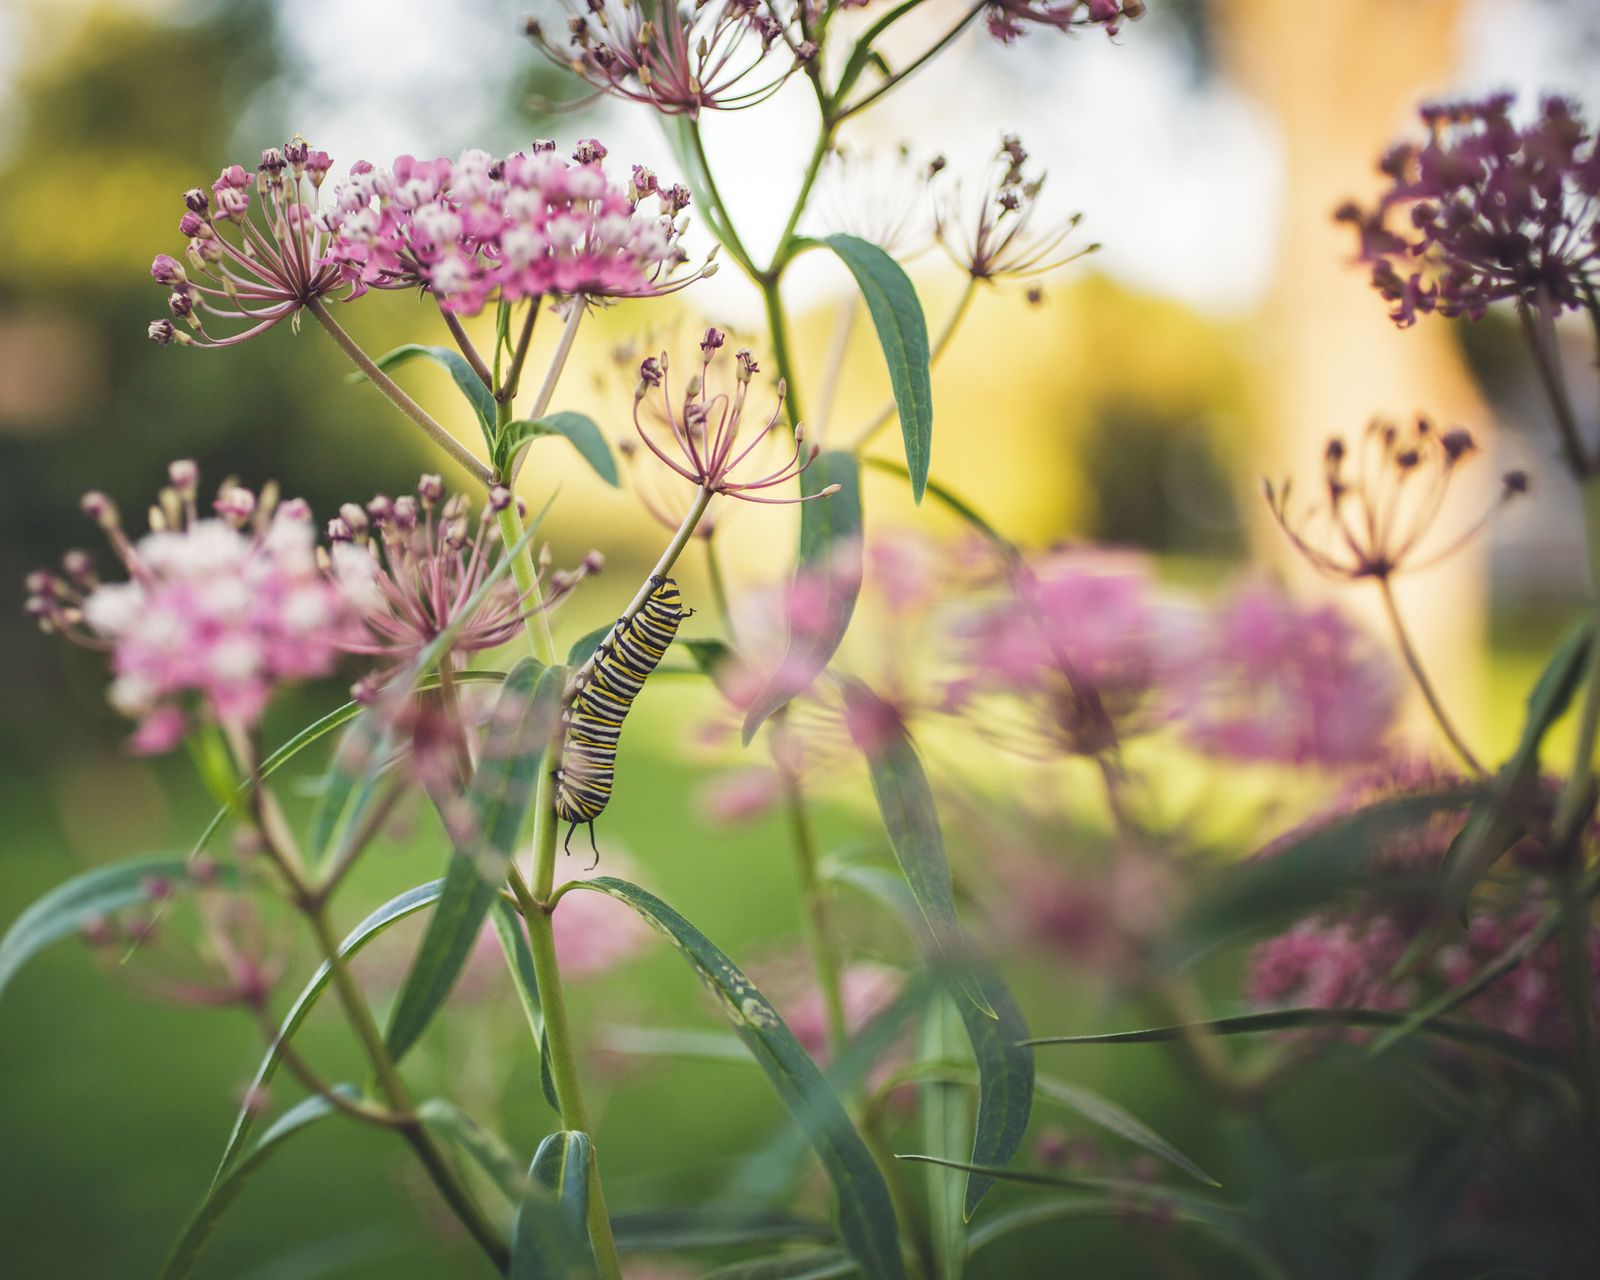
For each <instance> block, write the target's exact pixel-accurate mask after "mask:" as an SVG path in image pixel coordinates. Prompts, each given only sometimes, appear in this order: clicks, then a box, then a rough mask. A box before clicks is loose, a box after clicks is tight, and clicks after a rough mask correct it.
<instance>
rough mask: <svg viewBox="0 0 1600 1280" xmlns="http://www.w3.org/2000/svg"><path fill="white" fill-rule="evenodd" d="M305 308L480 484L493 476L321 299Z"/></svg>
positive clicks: (368, 375) (432, 438)
mask: <svg viewBox="0 0 1600 1280" xmlns="http://www.w3.org/2000/svg"><path fill="white" fill-rule="evenodd" d="M306 310H307V311H309V312H311V314H312V315H314V316H315V317H316V318H317V319H318V321H320V322H321V324H322V327H323V328H324V329H326V330H327V331H328V333H329V335H330V336H331V337H332V338H333V340H334V341H335V342H336V343H338V344H339V349H340V350H341V351H343V352H344V353H345V355H347V356H349V357H350V362H351V363H352V364H353V365H355V367H356V368H358V369H360V370H361V372H362V373H364V374H366V376H367V378H368V380H369V381H370V382H371V383H372V385H373V386H375V387H377V388H378V390H379V391H381V392H383V394H384V395H386V396H387V397H388V398H389V400H390V402H391V403H392V404H393V405H394V406H395V408H397V409H399V410H400V412H401V413H403V414H405V416H406V417H408V418H410V419H411V421H412V422H414V423H415V424H416V425H417V426H419V427H421V428H422V431H423V434H425V435H426V436H427V437H428V438H429V439H430V440H432V441H433V442H434V444H436V445H438V446H439V447H440V448H441V449H443V450H444V451H445V452H446V453H448V454H449V455H450V456H451V457H452V458H453V459H455V461H456V462H457V463H458V464H459V465H460V466H461V467H462V469H463V470H465V471H467V472H468V473H469V474H471V475H472V476H473V477H475V478H476V479H477V480H478V482H479V483H480V484H484V485H487V484H489V483H490V482H491V480H492V479H493V477H492V476H491V475H490V473H489V468H488V467H487V466H485V465H484V464H483V463H482V462H481V461H479V460H478V458H477V457H476V456H475V455H474V454H473V452H472V451H471V450H470V449H468V448H467V447H466V446H465V445H464V444H462V443H461V442H460V441H459V440H457V439H456V438H455V437H454V436H453V435H451V434H450V433H449V432H448V431H446V430H445V429H444V428H443V427H442V426H440V425H439V424H438V422H436V421H435V420H434V418H433V417H432V416H431V415H430V414H429V413H428V411H427V410H426V409H424V408H423V407H422V406H421V405H419V404H418V403H417V402H416V401H415V400H413V399H412V398H411V397H410V396H408V395H407V394H406V393H405V392H404V391H402V390H401V389H400V386H399V384H398V383H396V382H395V380H394V379H393V378H391V377H390V376H389V375H388V374H386V373H385V372H384V371H383V370H382V369H380V368H378V366H377V365H376V364H375V363H374V362H373V360H372V357H371V356H369V355H368V354H367V353H366V352H365V351H363V350H362V349H361V347H360V345H359V344H358V343H357V342H356V340H355V339H354V338H352V337H351V336H350V335H349V334H348V333H346V332H345V331H344V328H343V327H342V326H341V325H340V324H339V322H338V321H337V320H335V319H334V318H333V316H332V315H331V314H329V312H328V309H327V307H325V306H323V305H322V302H321V301H320V300H319V299H316V298H313V299H312V300H311V301H310V302H308V303H306Z"/></svg>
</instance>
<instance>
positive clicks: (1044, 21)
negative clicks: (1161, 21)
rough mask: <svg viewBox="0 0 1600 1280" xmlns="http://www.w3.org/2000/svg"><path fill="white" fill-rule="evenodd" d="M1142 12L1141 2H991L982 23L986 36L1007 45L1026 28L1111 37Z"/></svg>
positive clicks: (1009, 0)
mask: <svg viewBox="0 0 1600 1280" xmlns="http://www.w3.org/2000/svg"><path fill="white" fill-rule="evenodd" d="M1144 12H1145V3H1144V0H992V2H991V3H990V5H989V7H988V10H987V11H986V12H985V14H984V19H983V20H984V25H985V26H987V27H988V28H989V34H990V35H992V36H993V37H994V38H995V39H996V40H998V41H1000V43H1002V44H1010V43H1011V42H1012V41H1013V40H1015V39H1016V38H1017V37H1018V36H1020V35H1022V34H1023V33H1024V32H1025V31H1026V30H1027V29H1028V28H1029V27H1050V28H1053V29H1054V30H1056V31H1063V32H1071V31H1077V30H1079V29H1080V28H1082V27H1100V28H1103V29H1104V31H1105V33H1106V34H1107V35H1108V36H1114V35H1116V34H1117V32H1118V31H1120V30H1121V29H1122V24H1123V22H1124V21H1128V22H1136V21H1138V20H1139V19H1140V18H1142V17H1144Z"/></svg>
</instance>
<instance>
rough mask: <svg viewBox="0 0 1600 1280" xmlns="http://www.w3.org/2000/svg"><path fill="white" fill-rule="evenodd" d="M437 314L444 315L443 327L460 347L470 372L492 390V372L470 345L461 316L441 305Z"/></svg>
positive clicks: (476, 350) (475, 349)
mask: <svg viewBox="0 0 1600 1280" xmlns="http://www.w3.org/2000/svg"><path fill="white" fill-rule="evenodd" d="M439 314H440V315H441V316H443V317H444V325H445V328H447V329H449V330H450V336H451V337H452V338H454V339H455V340H456V346H458V347H459V348H460V349H461V354H462V355H463V356H464V357H465V358H466V361H467V363H468V364H470V365H471V366H472V372H473V373H475V374H477V375H478V381H479V382H481V383H483V385H484V386H485V387H486V388H488V389H489V390H490V391H493V390H494V374H492V373H490V372H489V366H488V365H486V364H484V362H483V357H482V356H480V355H479V354H478V348H477V347H475V346H473V345H472V339H471V338H469V337H468V336H467V331H466V328H465V327H464V326H463V325H462V323H461V318H460V317H459V316H458V315H456V313H455V312H454V311H446V310H445V309H444V308H443V307H440V308H439Z"/></svg>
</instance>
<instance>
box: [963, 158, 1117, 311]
mask: <svg viewBox="0 0 1600 1280" xmlns="http://www.w3.org/2000/svg"><path fill="white" fill-rule="evenodd" d="M1027 160H1028V153H1027V151H1026V150H1025V149H1024V148H1023V145H1022V143H1021V141H1020V140H1019V139H1018V138H1017V136H1016V134H1007V135H1006V136H1005V137H1004V138H1003V139H1002V140H1001V143H1000V150H999V151H998V152H997V153H996V155H995V159H994V161H993V162H992V163H991V164H990V166H989V169H988V171H987V172H986V173H985V175H984V179H983V184H982V188H981V194H980V199H979V200H978V201H977V202H976V203H974V204H972V205H971V206H970V207H969V206H968V205H967V204H966V203H965V202H964V201H963V196H962V190H961V184H960V183H959V182H957V183H955V184H954V185H953V186H952V187H951V188H950V190H949V192H948V193H947V195H946V197H945V199H944V200H942V201H941V204H940V208H939V210H938V213H937V216H936V220H935V230H936V232H937V234H938V237H939V243H940V244H942V245H943V246H944V247H945V250H946V252H948V253H949V255H950V257H951V258H952V259H953V260H954V262H955V264H956V265H957V266H958V267H960V268H961V269H962V270H964V271H965V272H967V274H968V275H970V276H971V277H972V278H973V279H974V280H1002V279H1006V278H1008V277H1009V278H1012V279H1026V278H1028V277H1030V276H1039V275H1043V274H1045V273H1046V272H1048V271H1054V270H1055V269H1056V268H1057V267H1063V266H1066V264H1067V263H1069V262H1074V261H1076V260H1077V259H1079V258H1081V257H1083V256H1084V255H1085V254H1089V253H1094V252H1095V251H1097V250H1098V249H1099V248H1100V246H1099V245H1098V244H1090V245H1086V246H1084V247H1083V248H1081V249H1073V250H1070V251H1068V250H1065V249H1064V248H1063V245H1064V244H1065V242H1066V239H1067V237H1068V236H1070V235H1071V234H1072V233H1073V231H1075V230H1076V229H1077V226H1078V223H1079V221H1080V220H1081V218H1082V215H1081V214H1076V213H1075V214H1073V215H1072V216H1071V217H1070V218H1068V219H1067V221H1066V222H1065V223H1064V224H1063V225H1061V226H1058V227H1055V228H1051V229H1046V230H1043V231H1035V229H1034V228H1033V225H1032V224H1033V221H1034V217H1035V212H1036V210H1037V209H1038V207H1039V193H1040V191H1041V190H1043V188H1044V179H1045V175H1044V174H1042V173H1041V174H1039V175H1038V176H1037V177H1032V178H1030V177H1028V176H1027V175H1026V174H1025V173H1024V172H1023V166H1024V165H1025V164H1026V163H1027Z"/></svg>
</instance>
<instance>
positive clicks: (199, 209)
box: [183, 187, 211, 235]
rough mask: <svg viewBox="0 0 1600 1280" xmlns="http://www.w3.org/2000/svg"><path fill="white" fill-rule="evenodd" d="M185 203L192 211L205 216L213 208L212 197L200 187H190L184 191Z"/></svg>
mask: <svg viewBox="0 0 1600 1280" xmlns="http://www.w3.org/2000/svg"><path fill="white" fill-rule="evenodd" d="M183 204H184V208H186V209H188V210H189V212H190V213H193V214H199V215H201V216H202V217H203V216H204V215H205V214H206V213H207V212H208V211H209V210H210V208H211V197H210V196H208V195H206V193H205V192H204V191H203V190H202V189H201V188H199V187H190V188H189V189H188V190H187V191H185V192H184V193H183ZM193 234H194V233H193V232H192V231H185V232H184V235H193Z"/></svg>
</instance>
